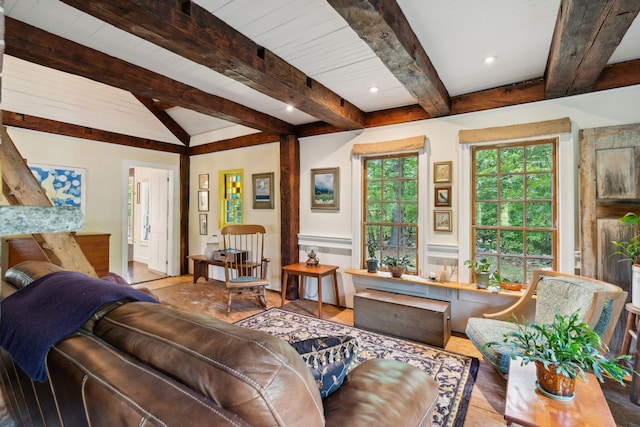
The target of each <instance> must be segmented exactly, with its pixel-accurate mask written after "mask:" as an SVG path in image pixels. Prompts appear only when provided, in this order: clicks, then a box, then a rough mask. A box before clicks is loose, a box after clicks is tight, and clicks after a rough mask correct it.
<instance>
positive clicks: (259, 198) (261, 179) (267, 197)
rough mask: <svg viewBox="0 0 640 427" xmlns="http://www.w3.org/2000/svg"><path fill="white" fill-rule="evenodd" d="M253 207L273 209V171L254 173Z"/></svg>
mask: <svg viewBox="0 0 640 427" xmlns="http://www.w3.org/2000/svg"><path fill="white" fill-rule="evenodd" d="M251 177H252V178H253V209H273V172H269V173H254V174H253V175H251Z"/></svg>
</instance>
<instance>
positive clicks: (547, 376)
mask: <svg viewBox="0 0 640 427" xmlns="http://www.w3.org/2000/svg"><path fill="white" fill-rule="evenodd" d="M536 376H537V378H538V387H539V388H540V389H542V390H541V391H543V392H547V394H548V395H549V397H551V398H554V397H556V398H558V399H561V400H568V399H572V398H573V396H574V394H573V390H574V387H575V384H576V379H575V378H567V377H565V376H563V375H562V374H557V373H556V367H555V366H554V365H549V369H546V368H545V367H544V365H543V364H542V363H541V362H536Z"/></svg>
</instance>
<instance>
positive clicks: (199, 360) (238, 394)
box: [93, 302, 324, 427]
mask: <svg viewBox="0 0 640 427" xmlns="http://www.w3.org/2000/svg"><path fill="white" fill-rule="evenodd" d="M93 332H94V334H95V335H96V336H98V337H100V338H102V339H103V340H105V341H106V342H108V343H110V344H111V345H113V346H114V347H116V348H118V349H120V350H121V351H124V352H126V353H128V354H130V355H132V356H134V357H135V358H137V359H138V360H140V361H141V362H142V363H143V364H146V365H149V366H150V367H152V368H154V369H157V370H158V371H160V372H163V373H165V374H166V375H167V376H170V377H173V378H175V379H176V380H178V381H179V382H181V383H183V384H185V385H186V386H187V387H189V388H192V389H193V390H195V391H197V392H198V393H201V394H203V395H204V396H206V397H207V398H209V399H211V400H212V401H214V402H216V403H217V404H218V405H220V406H221V407H223V408H225V409H227V410H229V411H231V412H233V413H235V414H237V415H238V416H239V417H241V418H242V419H243V420H245V421H246V422H248V423H249V424H251V425H254V426H276V425H278V426H282V425H291V426H293V425H304V426H308V427H313V426H323V425H324V415H323V409H322V400H321V398H320V393H319V390H318V387H317V386H316V383H315V381H314V378H313V376H312V375H311V372H310V371H309V369H308V368H307V366H306V365H305V363H304V361H303V360H302V358H301V357H300V356H299V355H298V353H297V352H296V351H295V350H294V349H293V347H291V346H290V345H289V344H288V343H287V342H285V341H283V340H281V339H279V338H276V337H274V336H272V335H269V334H266V333H264V332H260V331H254V330H251V329H247V328H242V327H239V326H235V325H232V324H228V323H225V322H223V321H220V320H217V319H213V318H210V317H207V316H204V315H200V314H197V313H191V312H187V311H182V310H177V309H175V308H172V307H168V306H163V305H160V304H149V303H139V302H132V303H128V304H125V305H123V306H122V307H119V308H116V309H115V310H112V311H110V312H109V313H108V314H107V315H105V316H104V317H103V318H101V319H100V320H98V321H97V322H96V324H95V326H94V331H93Z"/></svg>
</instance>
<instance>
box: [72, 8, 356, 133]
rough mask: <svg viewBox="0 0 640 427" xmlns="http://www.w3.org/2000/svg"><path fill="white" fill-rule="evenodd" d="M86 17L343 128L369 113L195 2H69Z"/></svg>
mask: <svg viewBox="0 0 640 427" xmlns="http://www.w3.org/2000/svg"><path fill="white" fill-rule="evenodd" d="M63 2H64V3H66V4H68V5H71V6H73V7H75V8H77V9H79V10H81V11H83V12H85V13H88V14H90V15H92V16H94V17H96V18H98V19H100V20H102V21H105V22H108V23H110V24H111V25H114V26H116V27H118V28H120V29H122V30H124V31H127V32H129V33H131V34H135V35H136V36H138V37H141V38H143V39H145V40H148V41H150V42H151V43H154V44H156V45H158V46H162V47H164V48H165V49H167V50H170V51H171V52H174V53H176V54H178V55H180V56H183V57H185V58H188V59H190V60H192V61H194V62H196V63H198V64H202V65H204V66H206V67H209V68H211V69H212V70H215V71H217V72H219V73H221V74H223V75H225V76H227V77H230V78H232V79H234V80H236V81H239V82H241V83H243V84H245V85H247V86H249V87H251V88H253V89H255V90H257V91H258V92H260V93H263V94H265V95H268V96H270V97H271V98H274V99H277V100H280V101H282V102H284V103H286V104H290V105H292V106H294V107H295V108H296V109H298V110H300V111H304V112H305V113H307V114H310V115H312V116H313V117H316V118H318V119H319V120H322V121H325V122H327V123H331V124H333V125H334V126H336V127H339V128H343V129H359V128H362V127H364V112H362V111H361V110H360V109H358V108H357V107H356V106H355V105H353V104H351V103H349V102H348V101H346V100H344V99H343V98H341V97H340V96H339V95H338V94H336V93H334V92H332V91H331V90H329V89H328V88H327V87H325V86H323V85H322V84H320V83H319V82H317V81H315V80H313V79H312V78H310V77H308V76H307V75H305V74H304V73H303V72H302V71H300V70H298V69H297V68H295V67H293V66H292V65H291V64H288V63H287V62H286V61H284V60H283V59H282V58H280V57H278V56H277V55H275V54H274V53H273V52H271V51H269V50H268V49H266V48H264V47H262V46H259V45H258V44H256V43H255V42H254V41H252V40H251V39H249V38H248V37H246V36H244V35H243V34H241V33H240V32H238V31H236V30H234V29H233V28H232V27H231V26H229V25H228V24H226V23H225V22H224V21H222V20H221V19H219V18H217V17H216V16H214V15H213V14H211V13H209V12H208V11H207V10H205V9H203V8H202V7H200V6H198V5H197V4H195V3H194V2H183V1H176V0H156V1H145V0H93V1H86V0H63Z"/></svg>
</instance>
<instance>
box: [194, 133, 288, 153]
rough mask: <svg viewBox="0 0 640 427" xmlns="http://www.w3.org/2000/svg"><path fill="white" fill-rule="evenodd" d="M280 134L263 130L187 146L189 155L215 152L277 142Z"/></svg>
mask: <svg viewBox="0 0 640 427" xmlns="http://www.w3.org/2000/svg"><path fill="white" fill-rule="evenodd" d="M279 141H280V136H279V135H274V134H268V133H264V132H260V133H253V134H251V135H245V136H239V137H236V138H229V139H224V140H220V141H216V142H209V143H207V144H202V145H196V146H194V147H190V148H189V155H190V156H197V155H199V154H208V153H216V152H218V151H226V150H232V149H234V148H244V147H251V146H254V145H262V144H269V143H271V142H279Z"/></svg>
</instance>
